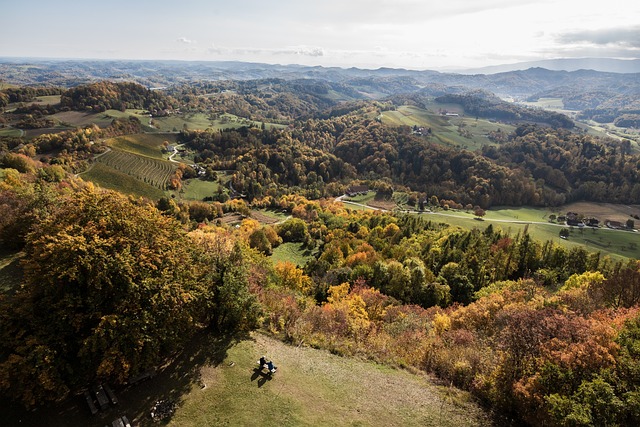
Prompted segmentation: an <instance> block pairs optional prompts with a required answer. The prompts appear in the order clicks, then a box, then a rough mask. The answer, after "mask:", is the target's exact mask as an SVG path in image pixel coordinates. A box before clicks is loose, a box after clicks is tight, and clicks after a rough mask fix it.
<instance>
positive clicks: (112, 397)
mask: <svg viewBox="0 0 640 427" xmlns="http://www.w3.org/2000/svg"><path fill="white" fill-rule="evenodd" d="M103 387H104V391H105V392H106V393H107V396H108V397H109V400H110V401H111V403H113V404H114V405H117V404H118V398H117V397H116V394H115V393H114V392H113V390H111V387H109V385H108V384H103Z"/></svg>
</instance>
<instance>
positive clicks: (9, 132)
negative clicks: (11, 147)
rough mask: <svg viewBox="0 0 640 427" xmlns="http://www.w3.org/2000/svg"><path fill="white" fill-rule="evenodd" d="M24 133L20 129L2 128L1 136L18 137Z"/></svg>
mask: <svg viewBox="0 0 640 427" xmlns="http://www.w3.org/2000/svg"><path fill="white" fill-rule="evenodd" d="M23 133H24V131H21V130H20V129H16V128H12V127H3V128H0V136H8V137H18V136H22V134H23Z"/></svg>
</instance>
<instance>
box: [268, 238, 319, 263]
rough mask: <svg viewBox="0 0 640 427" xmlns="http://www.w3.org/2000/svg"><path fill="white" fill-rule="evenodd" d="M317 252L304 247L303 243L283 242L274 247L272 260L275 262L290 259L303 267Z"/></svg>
mask: <svg viewBox="0 0 640 427" xmlns="http://www.w3.org/2000/svg"><path fill="white" fill-rule="evenodd" d="M315 252H316V251H315V250H313V251H311V250H309V249H305V248H303V244H302V243H297V242H287V243H282V244H281V245H280V246H278V247H277V248H274V249H273V254H272V255H271V261H273V263H274V264H276V263H278V262H284V261H289V262H292V263H294V264H295V265H298V266H300V267H302V266H304V265H305V264H306V263H307V261H309V260H310V259H311V258H313V257H314V255H315Z"/></svg>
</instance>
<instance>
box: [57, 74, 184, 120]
mask: <svg viewBox="0 0 640 427" xmlns="http://www.w3.org/2000/svg"><path fill="white" fill-rule="evenodd" d="M60 105H61V107H62V108H70V109H72V110H76V111H86V110H91V111H94V112H103V111H106V110H121V111H124V110H125V109H127V108H131V109H140V110H147V111H149V112H150V113H151V114H153V115H164V114H166V111H167V110H172V109H174V108H178V103H177V101H176V100H175V99H172V98H171V97H168V96H167V95H165V94H163V93H161V92H159V91H154V90H150V89H147V88H146V87H144V86H141V85H139V84H137V83H113V82H109V81H101V82H98V83H92V84H89V85H81V86H77V87H74V88H72V89H69V90H67V91H66V92H64V93H63V94H62V97H61V99H60Z"/></svg>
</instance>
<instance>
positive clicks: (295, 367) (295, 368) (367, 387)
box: [143, 334, 490, 427]
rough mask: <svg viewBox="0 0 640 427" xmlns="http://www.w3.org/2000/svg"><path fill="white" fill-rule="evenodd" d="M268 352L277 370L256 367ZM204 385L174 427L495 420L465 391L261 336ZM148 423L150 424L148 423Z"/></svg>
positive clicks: (206, 375)
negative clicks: (269, 371) (272, 373)
mask: <svg viewBox="0 0 640 427" xmlns="http://www.w3.org/2000/svg"><path fill="white" fill-rule="evenodd" d="M262 354H265V355H266V356H267V358H271V359H273V360H274V362H275V364H276V366H278V372H277V373H276V374H275V376H274V377H273V378H272V379H268V378H267V377H265V376H263V375H261V374H259V373H257V372H256V371H255V370H254V369H255V365H256V360H257V359H258V358H259V357H260V355H262ZM200 373H201V378H202V382H203V383H204V385H205V388H201V386H199V385H194V387H192V389H191V390H190V392H189V393H187V394H186V395H184V396H183V401H182V404H181V406H180V408H179V409H178V410H177V411H176V414H175V416H174V417H173V419H172V421H171V422H170V423H169V424H168V425H169V426H180V427H188V426H194V427H195V426H213V425H234V426H235V425H237V426H241V425H242V426H249V425H260V426H424V425H438V426H477V425H488V424H490V422H489V419H488V418H487V417H486V415H485V414H484V413H483V411H482V410H481V409H480V408H479V407H478V406H477V405H476V404H474V403H473V402H471V401H470V399H469V397H468V395H467V394H466V393H464V392H461V391H458V390H455V389H450V388H448V387H439V386H436V385H434V384H433V383H432V382H431V381H430V379H429V378H427V377H426V376H424V375H422V374H411V373H409V372H406V371H402V370H394V369H391V368H388V367H383V366H380V365H377V364H374V363H370V362H363V361H358V360H354V359H349V358H343V357H339V356H335V355H332V354H330V353H328V352H326V351H321V350H315V349H311V348H305V347H296V346H290V345H286V344H283V343H282V342H280V341H277V340H274V339H271V338H268V337H265V336H263V335H261V334H254V335H253V339H251V340H245V341H241V342H240V343H238V344H237V345H235V346H233V347H231V348H229V350H228V352H227V357H226V359H225V360H224V361H223V362H222V363H220V364H219V365H218V366H211V365H209V366H203V367H202V369H201V371H200ZM143 425H144V424H143Z"/></svg>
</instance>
